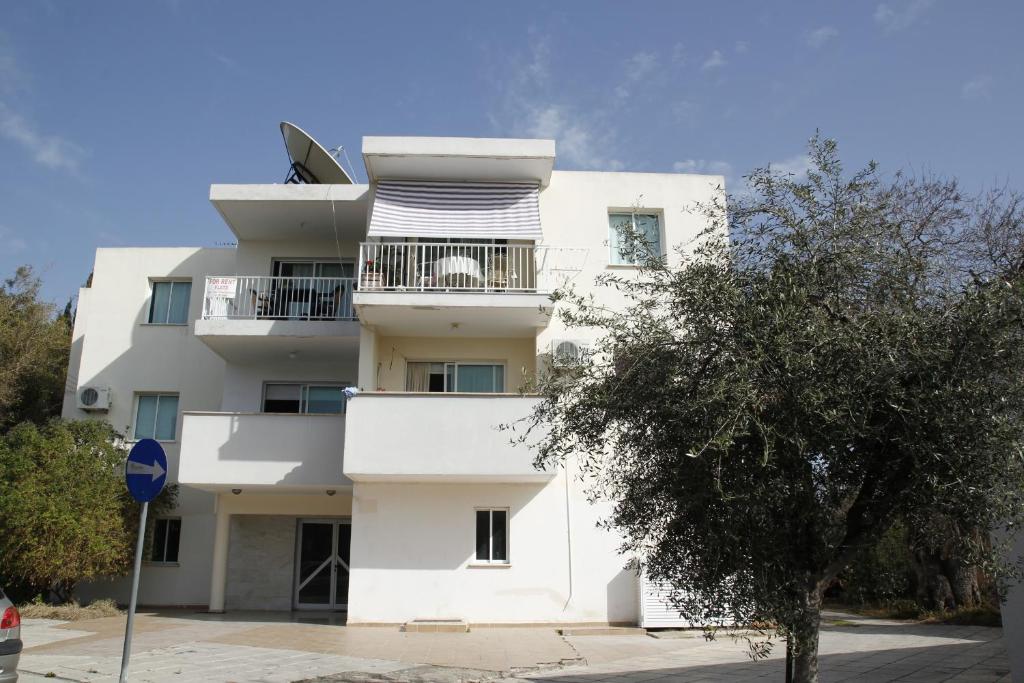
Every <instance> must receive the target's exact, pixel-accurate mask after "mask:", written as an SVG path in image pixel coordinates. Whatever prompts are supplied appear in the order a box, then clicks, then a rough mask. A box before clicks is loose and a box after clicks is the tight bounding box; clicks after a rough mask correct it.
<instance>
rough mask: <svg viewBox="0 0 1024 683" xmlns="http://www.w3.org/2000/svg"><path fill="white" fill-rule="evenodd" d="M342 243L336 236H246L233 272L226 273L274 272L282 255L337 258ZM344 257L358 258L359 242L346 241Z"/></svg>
mask: <svg viewBox="0 0 1024 683" xmlns="http://www.w3.org/2000/svg"><path fill="white" fill-rule="evenodd" d="M338 247H339V244H338V243H336V242H334V241H333V240H300V239H289V240H274V241H262V240H260V241H256V240H242V241H240V242H239V243H238V260H237V261H236V262H235V264H234V265H233V266H232V270H231V272H228V273H223V274H224V275H271V274H272V273H273V262H274V260H275V259H280V258H297V259H311V258H318V259H325V260H331V259H337V258H338V254H339V249H338ZM340 247H341V250H340V254H341V258H342V259H345V260H348V259H352V260H355V259H356V258H357V257H358V256H359V243H358V242H353V241H347V242H345V241H342V242H341V243H340Z"/></svg>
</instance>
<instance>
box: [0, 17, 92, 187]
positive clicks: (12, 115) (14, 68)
mask: <svg viewBox="0 0 1024 683" xmlns="http://www.w3.org/2000/svg"><path fill="white" fill-rule="evenodd" d="M28 84H29V76H28V74H27V73H26V72H25V70H24V69H23V68H21V66H20V65H19V64H18V61H17V60H16V59H15V58H14V53H13V52H12V50H11V49H10V48H9V47H8V45H7V42H6V40H5V36H4V35H3V34H0V138H3V139H6V140H9V141H11V142H13V143H15V144H16V145H18V146H20V147H22V148H23V149H24V150H25V151H26V152H28V154H29V156H30V157H31V158H32V160H33V161H35V162H36V163H37V164H39V165H40V166H43V167H45V168H50V169H64V170H67V171H71V172H77V170H78V165H79V162H80V161H81V159H82V156H83V154H84V150H83V149H82V148H81V147H79V146H78V145H76V144H75V143H73V142H71V141H70V140H66V139H64V138H62V137H60V136H58V135H50V134H46V133H42V132H40V131H39V130H38V127H37V126H36V124H35V123H33V122H32V121H31V120H30V119H29V118H28V117H27V116H26V115H25V114H23V113H22V112H21V111H20V110H21V109H22V108H21V107H15V106H13V105H12V104H11V103H13V102H15V101H21V100H22V99H24V98H25V96H26V94H27V92H28Z"/></svg>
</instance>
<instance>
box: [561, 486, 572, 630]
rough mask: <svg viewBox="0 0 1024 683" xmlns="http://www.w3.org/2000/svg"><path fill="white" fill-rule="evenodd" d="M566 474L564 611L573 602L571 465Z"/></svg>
mask: <svg viewBox="0 0 1024 683" xmlns="http://www.w3.org/2000/svg"><path fill="white" fill-rule="evenodd" d="M564 475H565V552H566V556H567V558H568V568H569V595H568V597H566V599H565V604H564V605H562V611H563V612H564V611H565V610H566V609H567V608H568V607H569V603H570V602H572V518H571V517H570V513H569V467H568V466H566V467H565V468H564Z"/></svg>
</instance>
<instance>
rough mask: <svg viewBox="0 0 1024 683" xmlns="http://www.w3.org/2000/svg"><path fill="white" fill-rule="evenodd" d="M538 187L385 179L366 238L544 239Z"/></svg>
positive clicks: (371, 215)
mask: <svg viewBox="0 0 1024 683" xmlns="http://www.w3.org/2000/svg"><path fill="white" fill-rule="evenodd" d="M538 192H539V188H538V186H537V185H536V184H534V183H451V182H437V181H426V180H382V181H380V182H379V183H378V184H377V192H376V196H375V197H374V199H373V209H372V210H371V214H370V229H369V230H368V231H367V233H366V234H367V236H368V237H459V238H469V239H511V240H534V241H540V239H541V237H542V234H541V229H540V206H539V204H538V199H537V197H538Z"/></svg>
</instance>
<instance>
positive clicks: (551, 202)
mask: <svg viewBox="0 0 1024 683" xmlns="http://www.w3.org/2000/svg"><path fill="white" fill-rule="evenodd" d="M724 185H725V181H724V179H723V178H722V177H721V176H710V175H689V174H682V173H612V172H591V171H554V172H553V173H552V174H551V184H550V185H549V186H548V187H547V188H545V189H544V190H543V191H542V192H541V193H540V215H541V226H542V229H543V231H544V240H543V244H545V245H549V246H554V247H569V248H584V249H586V256H585V258H584V259H583V261H582V270H581V272H579V273H578V274H577V275H576V276H575V277H574V278H573V281H572V282H573V285H574V286H575V287H576V288H577V290H578V291H579V292H581V293H587V292H593V293H594V294H595V296H597V297H598V299H599V301H601V302H602V303H603V304H605V305H607V306H609V307H611V308H616V307H621V306H623V304H624V299H623V298H622V297H621V296H620V295H619V294H618V293H617V292H616V291H615V290H613V289H610V288H600V289H598V288H596V287H595V286H594V278H596V277H597V276H598V275H599V274H601V273H610V272H614V273H616V274H619V275H626V276H628V275H630V274H635V273H636V268H634V267H631V266H613V265H610V260H611V259H610V256H611V252H610V250H609V247H608V244H607V243H608V236H609V228H608V214H609V213H613V212H616V211H617V210H618V211H625V212H629V211H630V210H632V208H633V207H634V206H637V207H640V208H639V209H638V210H639V211H643V212H648V213H656V214H659V215H660V216H661V227H662V250H663V251H664V253H666V254H668V255H669V263H670V264H678V263H679V262H680V257H679V255H678V254H677V253H676V247H677V246H681V245H686V244H687V243H689V242H690V241H691V240H692V239H693V238H694V237H695V236H696V235H697V234H698V233H700V232H701V231H702V230H703V229H704V228H705V227H706V219H705V218H704V216H703V215H701V214H700V213H699V212H697V211H695V210H694V207H695V204H696V203H697V202H704V203H706V202H710V201H711V200H712V199H713V198H714V197H715V195H716V193H717V190H716V188H717V187H719V186H721V187H724ZM576 259H577V257H575V256H574V257H573V262H574V263H575V262H576ZM594 334H595V333H593V332H588V331H585V330H583V331H581V330H573V331H571V332H568V333H567V332H566V331H565V328H564V326H563V325H562V323H561V321H560V320H559V319H558V317H557V315H556V316H555V317H553V318H552V320H551V324H550V325H549V326H548V327H547V328H546V329H545V330H542V331H541V332H540V334H539V335H538V338H537V348H538V352H540V353H547V352H549V351H550V346H551V340H553V339H564V338H571V339H581V340H584V341H586V340H589V339H593V338H594Z"/></svg>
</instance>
